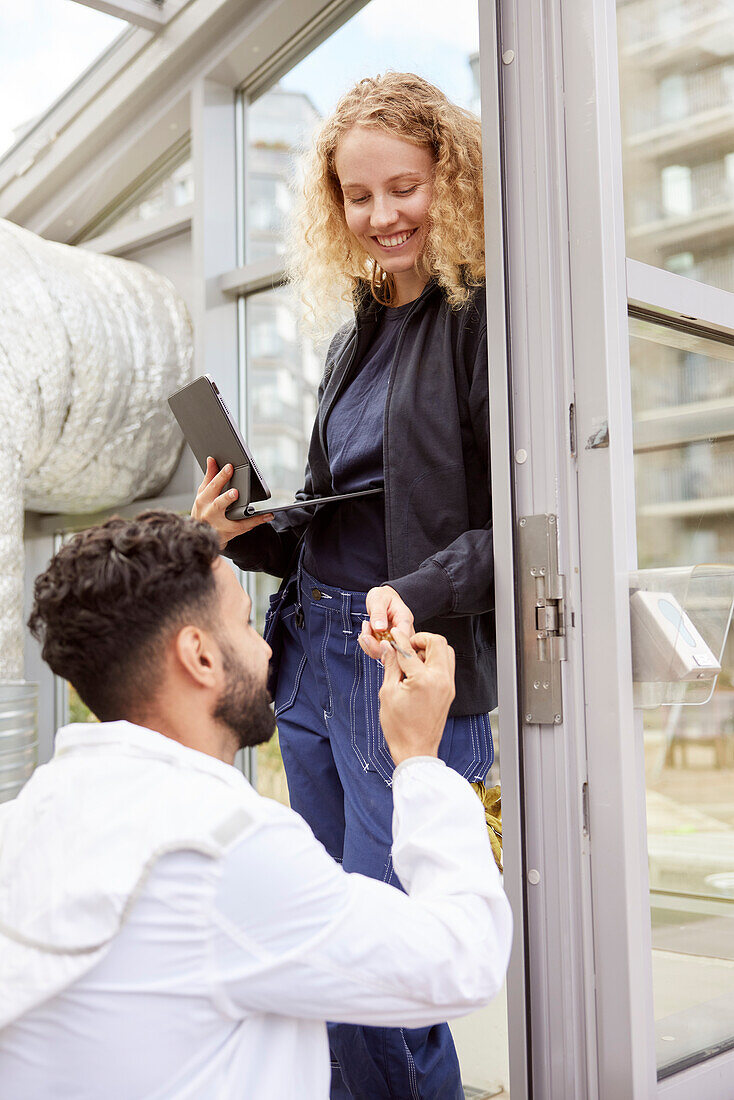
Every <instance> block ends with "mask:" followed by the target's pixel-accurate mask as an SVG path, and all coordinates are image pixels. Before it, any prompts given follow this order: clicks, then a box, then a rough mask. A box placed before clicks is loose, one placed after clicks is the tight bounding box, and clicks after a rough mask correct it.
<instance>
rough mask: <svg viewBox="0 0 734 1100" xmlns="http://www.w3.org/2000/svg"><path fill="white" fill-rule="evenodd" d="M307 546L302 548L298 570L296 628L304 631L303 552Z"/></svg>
mask: <svg viewBox="0 0 734 1100" xmlns="http://www.w3.org/2000/svg"><path fill="white" fill-rule="evenodd" d="M304 550H305V546H302V547H301V552H300V554H299V555H298V570H297V572H296V611H295V620H296V626H297V627H298V629H299V630H302V629H303V625H304V622H305V619H304V617H303V604H302V603H301V588H302V585H303V551H304Z"/></svg>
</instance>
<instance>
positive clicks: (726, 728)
mask: <svg viewBox="0 0 734 1100" xmlns="http://www.w3.org/2000/svg"><path fill="white" fill-rule="evenodd" d="M630 331H631V340H630V355H631V365H632V400H633V412H634V432H635V436H634V438H635V482H636V492H637V545H638V557H639V566H640V568H642V569H645V568H657V567H672V566H679V565H693V564H696V563H704V562H709V563H734V443H733V441H732V437H733V436H734V347H730V346H728V345H725V344H719V343H715V342H714V341H712V340H704V339H701V338H698V337H694V336H691V335H688V334H686V333H679V332H675V331H673V330H672V329H667V328H664V327H663V326H661V325H656V324H652V323H649V322H646V321H640V320H635V319H632V320H631V321H630ZM643 713H644V737H645V773H646V783H647V825H648V849H649V853H648V854H649V866H650V890H651V895H650V905H651V918H652V947H653V985H654V997H655V1019H656V1034H657V1064H658V1069H659V1072H660V1074H661V1076H665V1075H667V1074H669V1073H671V1072H674V1071H677V1070H680V1069H681V1068H683V1067H684V1066H685V1065H687V1064H689V1063H691V1062H696V1061H700V1060H701V1059H702V1058H704V1057H708V1056H710V1055H712V1054H716V1053H718V1052H719V1051H720V1050H722V1049H726V1048H727V1047H730V1046H734V920H733V919H732V918H733V917H734V874H732V867H734V783H733V781H732V778H733V776H734V640H733V639H732V636H731V635H730V636H729V640H728V643H727V646H726V649H725V651H724V658H723V660H722V673H721V675H720V676H719V679H718V684H717V687H716V690H715V692H714V694H713V697H712V698H711V699H710V701H709V702H708V703H706V704H704V705H702V706H682V705H680V704H677V705H673V706H670V707H659V708H657V709H655V710H646V711H644V712H643Z"/></svg>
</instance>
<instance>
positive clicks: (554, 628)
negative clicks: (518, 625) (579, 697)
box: [518, 515, 566, 725]
mask: <svg viewBox="0 0 734 1100" xmlns="http://www.w3.org/2000/svg"><path fill="white" fill-rule="evenodd" d="M557 528H558V523H557V521H556V517H555V516H550V515H540V516H522V517H521V518H520V521H519V538H518V545H519V551H520V608H521V615H522V650H523V660H522V677H521V680H522V699H523V715H524V719H525V722H528V723H535V724H541V725H545V723H551V724H554V725H559V724H560V723H561V722H562V721H563V697H562V692H561V661H565V660H566V605H565V578H564V577H563V576H561V574H560V573H559V572H558V534H557Z"/></svg>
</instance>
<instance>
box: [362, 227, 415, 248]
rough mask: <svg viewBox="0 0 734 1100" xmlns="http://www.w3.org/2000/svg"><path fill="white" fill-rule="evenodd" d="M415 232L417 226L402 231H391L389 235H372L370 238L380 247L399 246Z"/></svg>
mask: <svg viewBox="0 0 734 1100" xmlns="http://www.w3.org/2000/svg"><path fill="white" fill-rule="evenodd" d="M417 232H418V226H416V227H415V229H405V230H404V231H403V232H402V233H393V234H392V235H391V236H390V237H373V238H372V239H373V240H374V241H377V243H378V244H379V245H380V247H381V248H400V246H401V245H403V244H405V242H406V241H409V240H410V238H411V237H412V236H413V234H414V233H417Z"/></svg>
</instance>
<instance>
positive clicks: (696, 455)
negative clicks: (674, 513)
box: [635, 443, 734, 512]
mask: <svg viewBox="0 0 734 1100" xmlns="http://www.w3.org/2000/svg"><path fill="white" fill-rule="evenodd" d="M668 453H670V454H673V455H675V454H676V452H668ZM635 481H636V485H637V502H638V505H639V506H641V507H645V506H646V505H655V504H673V503H679V502H683V501H698V500H700V501H704V500H711V499H714V498H717V499H719V498H722V497H723V498H728V497H734V450H732V449H731V445H729V446H728V447H727V448H726V449H725V448H724V445H720V446H719V447H717V448H716V451H715V452H714V453H712V447H711V445H710V444H706V443H703V444H697V445H695V446H693V447H689V448H687V449H686V452H685V454H684V455H681V454H680V452H678V453H677V457H676V459H673V460H672V461H671V460H670V459H662V457H661V455H660V454H651V455H642V456H640V457H639V458H638V459H637V462H636V478H635ZM732 512H734V507H733V508H732Z"/></svg>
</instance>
